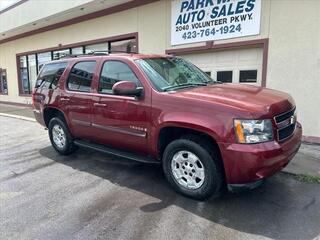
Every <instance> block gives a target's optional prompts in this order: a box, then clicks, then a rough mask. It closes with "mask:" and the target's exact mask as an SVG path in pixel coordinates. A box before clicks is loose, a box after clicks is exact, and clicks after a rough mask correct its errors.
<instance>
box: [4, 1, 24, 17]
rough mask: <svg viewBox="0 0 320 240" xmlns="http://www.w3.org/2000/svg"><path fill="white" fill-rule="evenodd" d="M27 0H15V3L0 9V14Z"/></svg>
mask: <svg viewBox="0 0 320 240" xmlns="http://www.w3.org/2000/svg"><path fill="white" fill-rule="evenodd" d="M27 1H29V0H20V1H19V2H16V3H15V4H13V5H11V6H9V7H7V8H5V9H2V10H1V11H0V15H1V14H2V13H5V12H7V11H9V10H11V9H13V8H15V7H18V6H19V5H21V4H22V3H25V2H27Z"/></svg>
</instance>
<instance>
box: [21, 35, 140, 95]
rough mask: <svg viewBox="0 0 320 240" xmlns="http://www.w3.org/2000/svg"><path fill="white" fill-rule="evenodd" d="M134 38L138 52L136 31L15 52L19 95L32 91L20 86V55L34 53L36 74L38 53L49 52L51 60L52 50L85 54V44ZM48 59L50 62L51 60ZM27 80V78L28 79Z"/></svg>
mask: <svg viewBox="0 0 320 240" xmlns="http://www.w3.org/2000/svg"><path fill="white" fill-rule="evenodd" d="M131 39H134V40H135V41H136V51H137V52H139V38H138V32H131V33H127V34H122V35H117V36H110V37H105V38H99V39H94V40H88V41H83V42H78V43H71V44H66V45H59V46H58V47H51V48H46V49H39V50H35V51H28V52H22V53H17V54H16V69H17V80H18V90H19V96H20V97H31V93H32V91H31V90H30V91H29V92H30V93H24V89H23V86H22V80H21V75H20V57H23V56H25V57H27V55H31V54H36V61H37V63H36V65H37V71H38V72H37V74H39V72H40V71H39V69H38V56H37V55H38V54H40V53H45V52H51V61H54V60H52V59H53V56H52V55H53V52H54V51H59V50H63V49H70V52H71V54H72V50H71V49H72V48H78V47H79V48H80V47H81V48H82V51H83V53H82V54H85V46H87V45H94V44H99V43H106V44H107V45H108V47H109V46H110V42H117V41H124V40H131ZM51 61H50V62H51ZM28 81H29V79H28Z"/></svg>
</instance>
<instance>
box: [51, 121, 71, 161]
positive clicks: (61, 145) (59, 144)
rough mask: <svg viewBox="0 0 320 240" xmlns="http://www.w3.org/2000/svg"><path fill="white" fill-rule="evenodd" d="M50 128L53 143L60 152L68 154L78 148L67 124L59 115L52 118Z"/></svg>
mask: <svg viewBox="0 0 320 240" xmlns="http://www.w3.org/2000/svg"><path fill="white" fill-rule="evenodd" d="M48 130H49V137H50V141H51V144H52V146H53V147H54V149H55V150H56V151H57V152H58V153H60V154H62V155H68V154H71V153H73V152H74V151H75V150H76V147H75V145H74V144H73V139H72V137H71V134H70V131H69V129H68V127H67V125H66V124H65V122H64V121H63V120H61V119H60V118H59V117H54V118H52V119H51V120H50V122H49V128H48Z"/></svg>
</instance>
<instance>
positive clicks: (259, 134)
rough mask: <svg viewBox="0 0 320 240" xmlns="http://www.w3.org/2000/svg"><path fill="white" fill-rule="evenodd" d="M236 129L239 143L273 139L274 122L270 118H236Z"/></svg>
mask: <svg viewBox="0 0 320 240" xmlns="http://www.w3.org/2000/svg"><path fill="white" fill-rule="evenodd" d="M234 129H235V133H236V136H237V138H238V142H239V143H260V142H267V141H271V140H273V130H272V123H271V120H270V119H265V120H244V119H242V120H241V119H235V120H234Z"/></svg>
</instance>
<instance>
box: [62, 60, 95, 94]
mask: <svg viewBox="0 0 320 240" xmlns="http://www.w3.org/2000/svg"><path fill="white" fill-rule="evenodd" d="M95 68H96V62H95V61H87V62H78V63H76V64H75V65H74V66H73V68H72V69H71V72H70V75H69V78H68V83H67V84H68V89H69V90H71V91H79V92H90V89H91V82H92V78H93V74H94V70H95Z"/></svg>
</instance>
